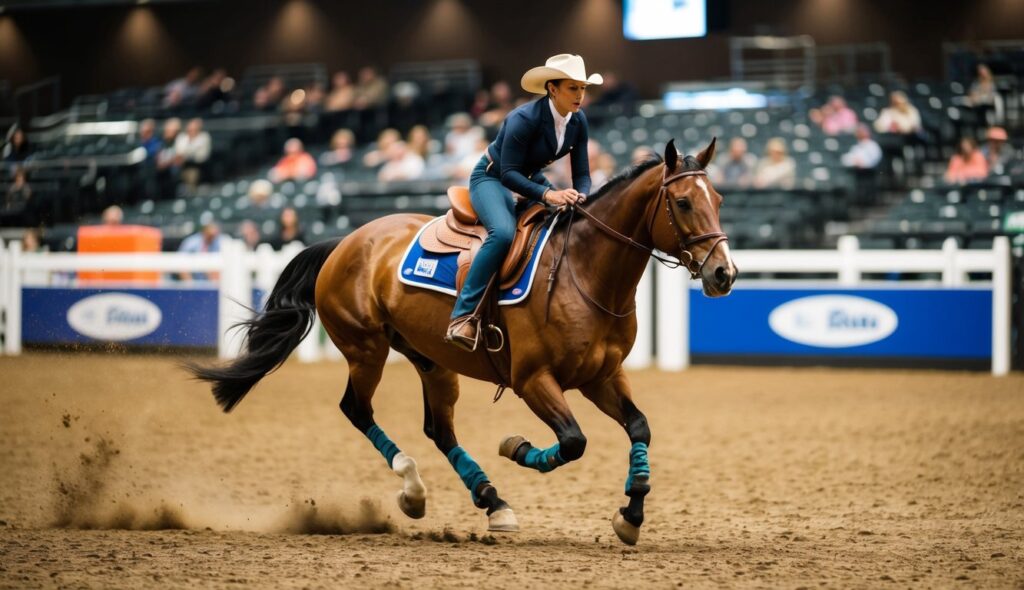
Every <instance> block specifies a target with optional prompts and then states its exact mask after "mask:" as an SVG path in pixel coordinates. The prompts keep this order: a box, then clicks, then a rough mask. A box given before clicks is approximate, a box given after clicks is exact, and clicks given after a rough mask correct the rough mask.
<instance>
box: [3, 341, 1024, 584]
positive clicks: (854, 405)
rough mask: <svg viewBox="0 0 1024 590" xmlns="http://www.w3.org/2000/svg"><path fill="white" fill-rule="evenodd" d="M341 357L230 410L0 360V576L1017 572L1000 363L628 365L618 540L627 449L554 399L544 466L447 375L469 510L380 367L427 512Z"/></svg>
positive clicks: (488, 406) (742, 579) (478, 391)
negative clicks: (628, 533)
mask: <svg viewBox="0 0 1024 590" xmlns="http://www.w3.org/2000/svg"><path fill="white" fill-rule="evenodd" d="M344 383H345V366H344V364H343V363H322V364H316V365H308V366H304V365H299V364H297V363H294V362H291V363H289V364H287V365H286V366H285V367H284V368H283V369H282V370H281V371H279V372H278V373H276V374H274V375H272V376H271V377H270V378H268V379H267V380H266V381H265V382H264V383H262V384H261V385H260V386H259V387H258V388H257V389H256V390H255V391H254V392H253V393H252V394H251V395H250V396H249V397H248V398H246V399H245V401H244V402H243V403H242V404H241V405H240V406H239V407H238V408H237V409H236V410H235V412H234V413H232V414H230V415H225V414H222V413H221V412H220V410H219V409H218V408H217V407H216V406H215V405H214V403H213V400H212V397H211V396H210V394H209V392H208V390H207V389H206V388H205V387H204V386H202V385H200V384H198V383H194V382H191V381H189V380H187V379H186V376H185V374H184V373H183V372H182V371H181V370H179V369H178V368H176V366H175V362H174V360H173V359H170V358H166V357H145V356H120V355H113V354H111V355H101V354H90V355H86V354H79V355H61V354H43V353H35V354H28V355H26V356H23V357H20V358H0V407H2V411H0V587H4V588H8V587H9V588H29V587H92V588H138V587H200V588H235V587H244V586H253V587H277V588H318V587H320V588H324V587H333V588H338V587H395V588H405V587H408V588H411V587H416V588H452V587H487V588H523V587H549V586H554V587H579V586H588V587H598V588H623V587H652V588H661V587H675V586H682V587H698V588H700V587H708V588H721V587H766V588H794V589H795V588H858V587H860V588H888V587H892V588H906V587H953V588H960V587H984V588H1024V377H1022V376H1021V375H1019V374H1018V375H1016V376H1013V377H1009V378H1003V379H994V378H992V377H990V376H988V375H985V374H978V373H963V372H937V371H874V372H872V371H852V370H826V369H788V368H787V369H753V368H724V367H704V368H697V369H693V370H690V371H687V372H685V373H681V374H666V373H659V372H656V371H644V372H637V373H635V374H633V384H634V387H635V390H636V392H637V393H636V398H637V402H638V405H639V407H640V408H641V409H642V410H644V411H645V412H646V413H647V416H648V417H649V419H650V423H651V428H652V431H653V433H654V436H653V443H652V446H651V463H652V468H653V476H652V484H653V491H652V492H651V495H650V496H649V497H648V503H647V507H648V508H647V522H646V524H645V525H644V527H643V529H642V534H641V539H640V543H639V545H637V546H636V547H627V546H625V545H623V544H621V543H620V542H619V541H618V539H617V538H616V537H615V534H614V533H613V532H612V529H611V525H610V518H611V516H612V514H613V512H614V510H615V509H617V508H618V507H619V506H620V505H621V504H623V503H624V501H625V496H623V494H622V488H623V482H624V479H625V477H626V470H627V462H628V458H627V454H628V448H629V443H628V441H627V439H626V436H625V434H624V433H623V432H622V431H621V430H620V429H619V428H618V427H616V426H614V425H613V424H612V423H611V422H610V421H609V420H608V419H607V418H606V417H604V416H603V415H601V414H599V413H598V412H597V411H596V410H595V409H594V408H593V407H592V406H591V405H590V404H589V402H587V401H586V400H584V399H583V398H582V397H581V396H580V395H579V394H578V393H577V392H572V393H570V394H569V398H570V403H571V405H572V407H573V409H574V411H575V412H576V414H577V416H578V418H579V421H580V423H581V424H582V427H583V430H584V432H585V433H586V435H587V436H588V439H589V444H588V446H587V452H586V455H585V456H584V457H583V459H582V460H581V461H579V462H577V463H574V464H570V465H567V466H565V467H562V468H560V469H559V470H557V471H555V472H552V473H549V474H545V475H542V474H539V473H536V472H533V471H528V470H525V469H523V468H521V467H518V466H517V465H515V464H513V463H511V462H509V461H506V460H505V459H503V458H500V457H499V456H498V455H497V445H498V441H499V440H500V439H501V437H502V436H503V435H505V434H509V433H521V434H524V435H526V436H527V437H529V438H530V439H532V440H533V441H535V442H537V443H539V444H544V445H547V444H550V443H551V442H553V438H552V435H551V433H550V432H549V431H547V429H546V428H545V427H544V426H543V425H542V424H541V423H540V421H539V420H537V419H536V418H534V417H533V415H532V414H531V413H530V412H529V410H528V409H527V408H526V407H525V405H524V404H522V402H521V401H519V400H518V399H517V398H516V397H515V396H514V395H512V394H511V393H508V394H506V395H505V397H504V398H503V399H502V400H500V401H499V402H498V403H497V404H493V405H492V403H491V395H492V393H493V390H492V388H491V387H490V386H489V385H486V384H483V383H479V382H474V381H469V380H464V381H463V391H462V401H461V403H460V405H459V406H458V414H457V419H458V420H457V427H458V433H459V435H460V440H461V442H462V444H463V446H465V447H466V448H467V449H468V450H469V451H470V452H471V453H472V454H473V455H474V456H475V457H476V458H477V459H478V460H479V461H480V463H481V465H482V466H483V467H484V469H485V470H486V471H487V473H488V474H489V475H490V477H491V479H492V480H493V481H494V483H495V485H496V486H497V487H498V489H499V491H500V492H501V494H502V496H503V497H505V498H506V499H507V500H508V501H509V502H510V503H511V504H512V506H513V508H514V509H515V510H516V513H517V515H518V517H519V521H520V525H521V527H522V531H521V532H519V533H516V534H503V535H490V534H488V533H487V531H486V518H485V517H484V515H483V513H482V512H481V511H479V510H477V509H475V508H474V507H473V506H472V505H471V503H470V500H469V495H468V493H467V492H466V490H465V489H464V488H463V487H462V484H461V482H460V481H459V480H458V478H457V476H456V475H455V473H454V472H453V471H452V469H451V468H450V467H449V465H448V463H447V461H446V460H445V459H444V457H443V456H442V455H441V454H440V453H439V452H438V451H437V450H436V449H435V448H434V447H433V444H432V443H431V442H429V441H428V440H427V439H426V438H425V437H424V436H423V434H422V433H421V431H420V428H421V420H422V408H421V397H420V387H419V382H418V379H417V377H416V375H415V372H414V371H413V370H412V368H411V367H410V366H408V365H407V364H405V363H401V364H396V365H392V366H389V368H388V369H387V371H386V372H385V376H384V380H383V382H382V384H381V387H380V389H379V390H378V393H377V397H376V398H375V402H376V411H377V412H376V416H377V419H378V422H379V423H380V424H381V426H382V427H383V428H384V430H385V431H386V432H388V433H389V434H390V435H391V437H392V438H393V439H394V440H395V441H396V442H397V443H398V444H399V446H401V447H402V449H403V450H404V451H405V452H406V453H407V454H410V455H412V456H413V457H415V458H416V460H417V461H418V462H419V465H420V471H421V473H422V475H423V479H424V480H425V482H426V484H427V486H428V489H429V499H428V503H427V510H428V513H427V516H426V518H425V519H423V520H420V521H411V520H409V519H407V518H405V517H404V516H403V515H402V514H401V512H400V511H399V510H398V508H397V506H396V505H395V503H394V496H395V493H396V491H397V490H398V488H399V485H400V480H399V478H398V477H396V476H395V475H393V474H392V473H391V472H390V471H389V470H388V469H387V467H386V465H385V463H384V461H383V459H382V458H381V457H380V456H379V455H378V454H377V453H376V451H374V450H373V447H372V446H371V445H370V443H369V442H368V441H366V440H365V439H364V438H363V437H362V436H361V435H360V434H358V433H357V432H356V431H355V430H354V429H353V428H352V427H351V426H350V425H349V424H348V423H347V421H346V420H345V419H344V418H343V416H342V415H341V413H340V412H339V411H338V408H337V403H338V399H339V397H340V395H341V393H342V391H343V385H344Z"/></svg>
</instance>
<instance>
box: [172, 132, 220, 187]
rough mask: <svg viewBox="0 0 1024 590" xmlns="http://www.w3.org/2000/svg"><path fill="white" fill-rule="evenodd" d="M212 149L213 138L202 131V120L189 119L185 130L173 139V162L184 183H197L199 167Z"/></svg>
mask: <svg viewBox="0 0 1024 590" xmlns="http://www.w3.org/2000/svg"><path fill="white" fill-rule="evenodd" d="M212 149H213V140H212V139H210V134H209V133H207V132H206V131H203V120H202V119H199V118H195V119H192V120H190V121H189V122H188V125H187V126H186V127H185V132H184V133H181V134H179V135H178V137H177V138H176V139H175V140H174V157H175V164H176V165H177V166H178V168H179V169H181V178H182V180H183V181H184V182H185V184H187V185H189V186H190V187H195V186H196V185H197V184H199V177H200V169H201V168H202V167H203V165H204V164H206V161H207V160H209V159H210V152H211V151H212Z"/></svg>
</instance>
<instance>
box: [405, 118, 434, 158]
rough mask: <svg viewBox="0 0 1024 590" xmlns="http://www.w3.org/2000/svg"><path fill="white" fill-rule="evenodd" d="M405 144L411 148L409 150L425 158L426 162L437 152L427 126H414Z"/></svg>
mask: <svg viewBox="0 0 1024 590" xmlns="http://www.w3.org/2000/svg"><path fill="white" fill-rule="evenodd" d="M405 143H406V145H407V146H409V150H410V151H411V152H413V153H414V154H416V155H418V156H419V157H421V158H423V161H424V162H425V161H426V160H427V158H429V157H430V154H432V153H433V152H434V151H435V146H434V144H435V142H434V140H433V139H432V138H431V137H430V130H429V129H427V126H426V125H414V126H413V128H412V129H410V130H409V133H408V134H406V136H405Z"/></svg>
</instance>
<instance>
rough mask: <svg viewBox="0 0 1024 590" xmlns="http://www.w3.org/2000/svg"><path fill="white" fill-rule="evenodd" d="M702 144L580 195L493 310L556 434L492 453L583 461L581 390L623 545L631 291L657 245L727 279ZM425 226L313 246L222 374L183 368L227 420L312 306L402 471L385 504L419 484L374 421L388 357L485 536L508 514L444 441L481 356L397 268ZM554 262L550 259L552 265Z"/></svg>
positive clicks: (732, 272) (513, 523)
mask: <svg viewBox="0 0 1024 590" xmlns="http://www.w3.org/2000/svg"><path fill="white" fill-rule="evenodd" d="M714 152H715V140H714V139H712V141H711V143H710V144H709V145H708V147H707V148H706V149H704V150H703V151H701V152H700V153H699V154H697V156H696V157H693V156H685V157H680V155H679V154H678V153H677V151H676V148H675V146H674V142H669V143H668V145H667V147H666V149H665V154H664V159H663V160H662V159H654V160H651V161H649V162H646V163H644V164H640V165H638V166H635V167H633V168H631V169H629V170H627V171H626V172H624V173H622V174H620V175H619V176H617V177H616V178H614V179H612V180H611V181H610V182H609V183H608V184H607V185H606V186H604V187H603V188H602V189H601V190H599V191H597V192H596V193H595V194H593V195H591V196H590V198H589V199H588V201H587V203H586V204H585V205H582V206H576V207H575V208H570V209H568V210H564V211H563V212H562V215H563V220H564V219H566V218H568V222H567V223H566V222H559V224H558V225H557V226H556V227H555V228H554V229H553V230H552V235H551V238H550V240H549V244H550V247H548V248H546V249H545V250H544V252H542V253H541V254H540V255H541V256H542V258H541V260H540V263H541V264H542V265H543V266H542V268H549V267H550V268H552V270H551V274H552V276H553V277H554V286H555V288H554V289H553V290H550V289H549V290H548V292H547V293H546V294H545V293H544V290H543V289H536V290H534V292H533V294H532V296H531V297H529V298H528V299H527V300H526V301H525V302H523V303H520V304H517V305H514V306H508V307H504V308H503V311H502V312H501V313H502V315H503V319H504V322H505V325H506V327H507V339H508V343H509V344H508V345H509V346H510V347H511V350H510V354H511V365H510V369H509V376H510V385H511V388H512V389H513V391H515V393H516V394H518V395H519V396H520V397H522V399H523V401H525V402H526V404H527V406H529V408H530V409H531V410H533V412H534V413H535V414H536V415H537V417H538V418H540V419H541V420H543V421H544V423H545V424H547V425H548V426H549V427H550V428H551V430H553V431H554V434H555V436H556V438H557V442H556V443H555V444H554V445H552V446H550V447H547V448H536V447H534V446H533V445H532V444H531V443H530V442H529V441H527V440H526V439H525V438H523V437H521V436H508V437H506V438H505V439H504V440H502V441H501V443H500V444H499V454H501V455H502V456H504V457H507V458H509V459H511V460H513V461H515V462H516V463H518V464H519V465H522V466H523V467H527V468H531V469H535V470H537V471H540V472H548V471H551V470H553V469H555V468H557V467H559V466H561V465H564V464H566V463H568V462H570V461H575V460H577V459H579V458H580V457H582V456H583V452H584V449H585V448H586V445H587V439H586V437H585V436H584V435H583V432H582V431H581V430H580V427H579V425H578V424H577V422H576V420H575V419H574V417H573V414H572V412H571V411H570V409H569V406H568V404H567V403H566V400H565V397H564V394H563V392H564V391H566V390H569V389H579V390H580V391H581V392H582V393H583V395H584V396H585V397H586V398H587V399H589V400H590V401H591V402H593V403H594V404H595V405H596V406H597V407H598V408H599V409H600V410H601V411H602V412H604V413H605V414H607V415H608V416H609V417H610V418H611V419H612V420H614V421H615V422H616V423H617V424H619V426H621V427H623V428H625V430H626V432H627V434H628V435H629V439H630V442H631V444H632V446H631V448H630V452H629V459H630V467H629V472H628V474H627V478H626V483H625V494H626V496H627V497H628V498H629V501H628V505H627V506H625V507H622V508H620V509H619V510H618V511H617V512H616V513H615V514H614V516H613V518H612V525H613V529H614V530H615V532H616V534H617V535H618V536H619V538H620V539H621V540H622V541H623V542H625V543H628V544H635V543H636V542H637V540H638V538H639V534H640V525H641V524H642V523H643V518H644V514H643V506H644V497H645V496H646V495H647V493H648V492H649V491H650V473H651V472H650V464H649V462H648V458H647V449H648V445H650V442H651V432H650V429H649V427H648V425H647V419H646V418H645V417H644V414H643V413H642V412H641V411H640V410H639V409H638V408H637V407H636V405H634V403H633V401H632V394H631V390H630V385H629V380H628V379H627V377H626V373H625V372H624V371H623V368H622V361H623V359H625V358H626V355H627V354H628V353H629V351H630V349H631V348H632V346H633V341H634V339H635V337H636V327H637V326H636V317H635V314H634V313H633V310H634V308H635V299H636V287H637V284H638V283H639V281H640V278H641V276H642V274H643V272H644V269H645V268H646V267H647V263H648V260H649V258H650V257H651V256H652V255H653V256H656V257H658V258H659V259H662V260H665V259H664V257H663V256H661V255H659V254H657V253H655V252H654V250H655V249H657V250H660V251H661V252H664V253H669V254H671V255H673V256H674V257H675V258H677V259H678V264H681V265H683V266H686V268H687V269H688V270H689V271H690V274H691V276H692V277H693V278H700V279H701V281H702V284H703V290H704V293H705V294H706V295H708V296H711V297H716V296H721V295H725V294H727V293H728V292H729V291H730V290H731V288H732V284H733V282H734V281H735V279H736V274H737V270H736V266H735V265H734V264H733V262H732V257H731V255H730V252H729V246H728V238H727V237H726V235H725V234H724V233H722V231H721V227H720V224H719V215H718V213H719V208H720V207H721V203H722V197H721V195H720V194H718V192H716V191H715V189H714V188H713V187H712V186H711V183H710V182H709V181H708V178H707V173H706V171H705V168H706V167H707V165H708V163H709V162H710V161H711V159H712V157H713V156H714ZM428 221H430V218H429V217H427V216H424V215H411V214H399V215H390V216H387V217H382V218H380V219H377V220H375V221H373V222H371V223H368V224H366V225H364V226H362V227H360V228H359V229H357V230H356V231H354V232H353V233H352V234H350V235H349V236H347V237H346V238H344V239H342V240H340V241H339V240H333V241H328V242H324V243H319V244H315V245H313V246H310V247H309V248H307V249H305V250H304V251H302V252H301V253H300V254H299V255H298V256H296V257H295V258H294V259H293V260H292V261H291V262H290V263H289V264H288V265H287V267H286V268H285V269H284V271H283V272H282V274H281V276H280V279H279V280H278V282H277V284H276V285H275V286H274V289H273V291H272V292H271V294H270V296H269V300H268V303H267V305H266V308H265V310H264V311H263V312H262V313H260V314H258V315H257V316H255V317H254V318H253V319H251V320H249V321H247V322H245V323H244V324H243V325H244V327H245V333H246V347H245V350H244V352H243V353H242V355H241V356H240V357H238V358H237V359H235V360H234V361H232V362H230V363H229V364H228V365H226V366H222V367H202V366H197V365H191V366H190V369H191V370H192V371H193V374H194V375H195V376H196V377H197V378H199V379H202V380H205V381H208V382H210V383H212V385H213V393H214V396H215V397H216V400H217V402H218V403H219V404H220V405H221V407H222V408H223V409H224V411H225V412H227V411H230V410H231V409H232V408H234V407H235V405H236V404H238V402H239V401H241V400H242V398H243V397H244V396H245V395H246V393H248V392H249V390H250V389H251V388H252V387H253V386H254V385H256V383H257V382H258V381H259V380H260V379H262V378H263V377H264V376H266V375H267V374H268V373H269V372H271V371H273V370H274V369H276V368H278V367H279V366H280V365H281V364H283V363H284V361H285V360H286V359H287V358H288V356H289V354H290V353H291V351H292V350H293V349H295V347H296V346H297V345H298V344H299V342H300V341H301V340H302V339H303V337H305V335H306V334H307V333H308V332H309V331H310V329H311V326H312V325H313V317H314V314H315V313H319V314H320V318H321V321H322V322H323V325H324V328H325V329H326V331H327V334H328V335H329V337H330V338H331V341H332V342H333V343H334V344H335V346H337V347H338V349H339V350H340V351H341V353H342V354H343V355H344V356H345V359H346V360H347V361H348V365H349V378H348V384H347V387H346V389H345V394H344V396H343V397H342V400H341V404H340V407H341V411H342V412H343V413H344V415H345V416H346V417H347V418H348V419H349V420H350V421H351V422H352V424H353V425H354V426H355V427H356V428H357V429H359V431H360V432H362V433H363V434H364V435H365V436H366V437H367V438H368V439H370V441H371V442H372V443H373V445H374V446H375V447H376V448H377V450H378V451H379V452H380V453H381V454H382V455H383V456H384V458H385V459H386V461H387V463H388V466H389V467H390V468H391V469H392V470H394V472H395V473H396V474H398V475H399V476H400V477H402V478H403V480H404V483H403V488H402V490H401V491H400V492H399V493H398V504H399V506H400V508H401V509H402V511H403V512H404V513H405V514H407V515H408V516H410V517H412V518H419V517H422V516H423V515H424V513H425V508H426V488H425V487H424V485H423V482H422V480H421V479H420V476H419V473H418V471H417V468H416V462H415V461H414V460H413V459H412V458H411V457H409V456H407V455H405V454H404V453H402V452H401V451H400V450H399V448H398V446H397V445H395V443H394V442H392V441H391V439H389V438H388V436H387V435H386V434H385V433H384V432H383V431H382V430H381V429H380V428H379V427H378V426H377V424H376V423H375V422H374V418H373V405H372V403H371V402H372V399H373V394H374V390H375V389H376V388H377V384H378V383H379V381H380V379H381V373H382V371H383V369H384V363H385V360H386V358H387V356H388V352H389V349H390V348H394V349H395V350H397V351H399V352H401V353H403V354H404V355H405V356H406V357H408V358H409V359H410V360H411V361H412V363H413V364H414V365H415V367H416V370H417V372H418V373H419V376H420V379H421V380H422V382H423V391H422V393H423V401H424V422H423V430H424V432H425V433H426V435H427V437H428V438H430V439H431V440H433V441H434V443H435V444H436V445H437V448H438V449H439V450H440V451H441V452H442V453H444V454H445V456H446V457H447V458H448V461H449V462H450V463H451V465H452V467H453V468H454V469H455V471H456V472H457V473H458V475H459V476H460V477H461V479H462V481H463V483H464V484H465V485H466V487H467V488H468V490H469V493H470V497H471V498H472V500H473V503H474V505H476V506H477V507H478V508H481V509H485V510H486V511H487V512H486V513H487V516H488V523H489V529H490V530H492V531H515V530H518V523H517V520H516V517H515V514H514V513H513V512H512V509H511V508H510V507H509V505H508V504H507V503H506V502H505V501H504V500H502V499H501V498H500V497H499V496H498V492H497V489H496V488H495V486H494V485H493V484H492V483H491V481H490V479H489V478H488V477H487V475H486V474H485V473H484V471H483V470H482V469H481V468H480V466H479V465H478V464H477V462H476V461H474V460H473V458H472V457H471V456H470V455H469V454H468V453H467V452H466V450H465V449H463V448H462V447H461V446H460V445H459V443H458V440H457V439H456V437H455V424H454V409H455V403H456V402H457V401H458V398H459V383H458V375H459V374H461V375H466V376H469V377H472V378H474V379H480V380H483V381H492V382H497V380H496V376H495V373H494V372H492V370H491V368H490V367H488V366H487V363H486V362H485V360H484V358H483V357H482V356H481V354H486V352H485V351H483V347H480V349H478V350H477V351H476V352H467V351H464V350H461V349H459V348H456V347H454V346H451V345H449V344H446V343H444V342H443V340H442V338H443V336H444V333H445V328H446V326H447V323H448V316H449V314H450V312H451V307H452V298H451V296H449V295H445V294H441V293H437V292H434V291H429V290H425V289H419V288H415V287H410V286H408V285H405V284H403V283H401V282H400V281H399V280H398V272H397V268H398V265H399V264H400V259H401V258H402V255H403V253H404V252H405V250H406V247H407V246H408V244H409V242H410V240H412V239H413V237H414V236H415V235H416V233H417V231H418V230H419V229H420V228H421V227H422V226H423V225H424V224H425V223H427V222H428ZM552 265H554V266H553V267H552Z"/></svg>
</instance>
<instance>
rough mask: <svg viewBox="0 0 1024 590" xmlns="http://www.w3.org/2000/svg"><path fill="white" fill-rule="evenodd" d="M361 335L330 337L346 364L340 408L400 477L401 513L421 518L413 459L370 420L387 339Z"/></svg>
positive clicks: (421, 493) (421, 492) (422, 502)
mask: <svg viewBox="0 0 1024 590" xmlns="http://www.w3.org/2000/svg"><path fill="white" fill-rule="evenodd" d="M328 333H330V330H328ZM364 336H365V338H363V339H360V341H359V345H350V344H348V343H346V341H345V340H343V339H338V338H335V337H334V336H333V335H332V336H331V339H332V340H333V341H334V342H335V344H337V346H338V348H339V349H340V350H341V352H342V354H343V355H345V358H346V360H348V366H349V378H348V386H347V387H346V388H345V395H344V397H342V399H341V404H340V406H341V411H342V413H343V414H345V416H346V417H347V418H348V419H349V421H351V422H352V425H353V426H355V427H356V428H357V429H359V431H360V432H362V433H363V434H364V435H365V436H366V438H368V439H370V442H371V443H373V446H374V447H375V448H376V449H377V450H378V451H379V452H380V454H381V455H383V456H384V459H385V460H386V461H387V462H388V467H390V468H391V469H392V470H394V472H395V473H396V474H397V475H398V476H399V477H401V478H402V480H403V486H402V491H400V492H399V493H398V506H399V507H400V508H401V509H402V512H404V513H405V514H406V515H407V516H409V517H410V518H423V515H424V514H426V503H427V489H426V487H425V486H424V485H423V481H422V480H421V479H420V475H419V471H418V470H417V469H416V462H415V461H414V460H413V459H412V457H409V456H408V455H406V454H405V453H403V452H401V451H400V450H399V448H398V446H397V445H395V443H393V442H392V441H391V439H390V438H388V435H386V434H384V431H383V430H381V429H380V427H379V426H377V423H376V422H374V420H373V405H372V404H371V400H372V399H373V394H374V392H375V391H376V390H377V384H378V383H380V377H381V373H382V372H383V370H384V363H385V361H386V360H387V356H388V341H387V338H386V337H385V336H384V334H383V333H380V334H378V335H376V336H371V335H364Z"/></svg>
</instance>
